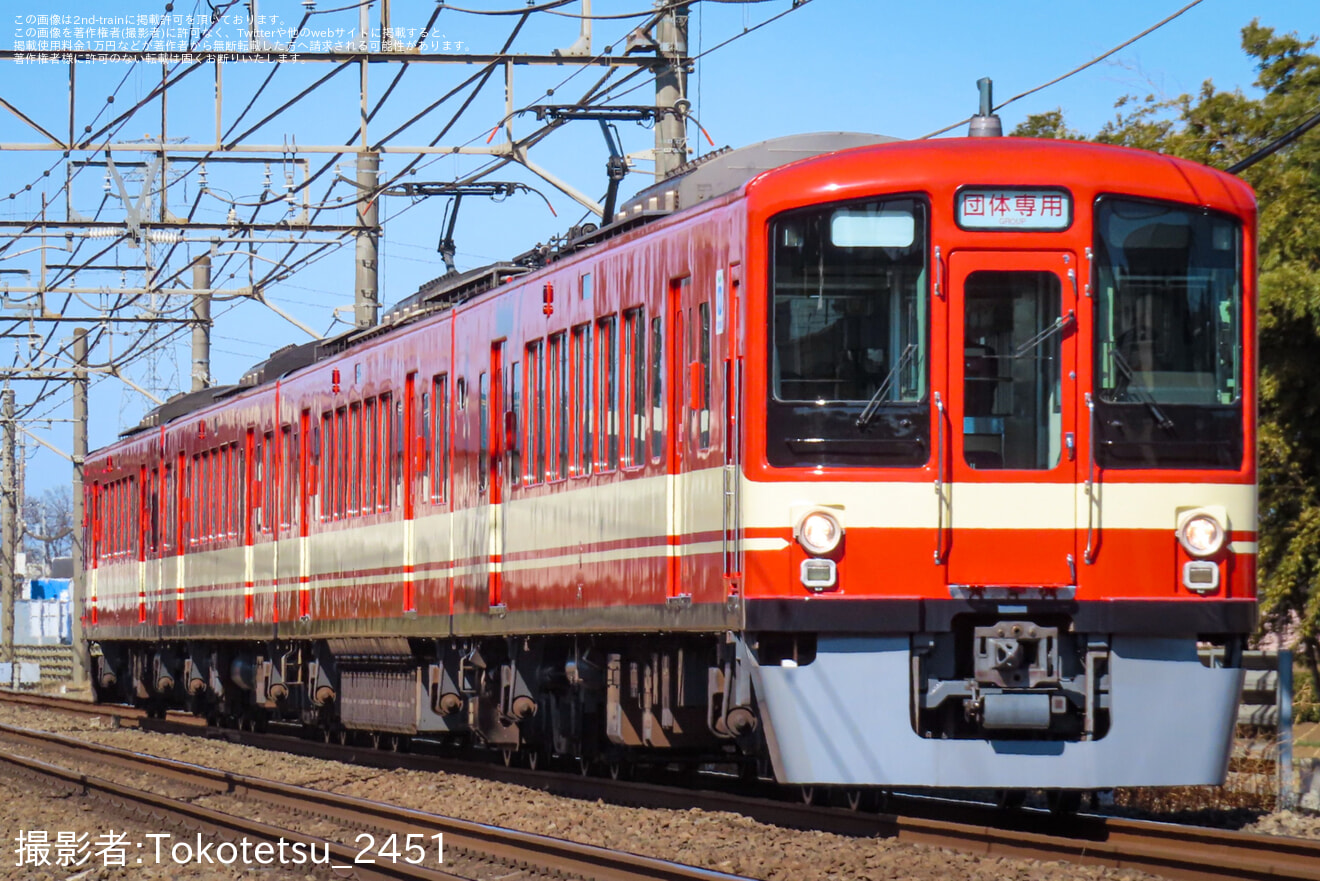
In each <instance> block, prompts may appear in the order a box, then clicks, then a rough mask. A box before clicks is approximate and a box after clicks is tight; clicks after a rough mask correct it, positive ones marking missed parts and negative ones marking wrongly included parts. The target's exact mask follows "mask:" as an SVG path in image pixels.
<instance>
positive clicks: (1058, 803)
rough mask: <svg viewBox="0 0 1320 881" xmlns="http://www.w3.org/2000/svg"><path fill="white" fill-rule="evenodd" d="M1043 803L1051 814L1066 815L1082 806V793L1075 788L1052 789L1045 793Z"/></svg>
mask: <svg viewBox="0 0 1320 881" xmlns="http://www.w3.org/2000/svg"><path fill="white" fill-rule="evenodd" d="M1045 803H1046V804H1047V805H1049V808H1050V813H1051V814H1058V815H1060V816H1064V817H1068V816H1072V815H1073V814H1075V813H1077V812H1078V811H1079V810H1081V807H1082V793H1081V791H1080V790H1076V789H1052V790H1050V791H1049V792H1048V793H1046V794H1045Z"/></svg>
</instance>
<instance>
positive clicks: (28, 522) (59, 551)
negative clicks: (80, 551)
mask: <svg viewBox="0 0 1320 881" xmlns="http://www.w3.org/2000/svg"><path fill="white" fill-rule="evenodd" d="M23 550H24V551H25V552H26V553H27V558H28V564H29V565H31V564H34V563H36V564H40V565H41V566H43V567H45V568H46V569H49V568H50V563H51V560H53V559H55V558H56V557H62V556H66V555H68V554H69V553H71V552H72V550H73V491H72V490H71V489H70V488H69V487H67V486H60V487H56V488H54V489H48V490H46V491H45V492H44V493H42V494H41V495H40V496H28V497H27V498H26V499H24V500H23Z"/></svg>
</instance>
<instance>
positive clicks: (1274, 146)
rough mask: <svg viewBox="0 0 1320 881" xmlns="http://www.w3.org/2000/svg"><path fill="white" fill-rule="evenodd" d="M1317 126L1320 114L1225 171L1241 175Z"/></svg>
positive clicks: (1319, 123)
mask: <svg viewBox="0 0 1320 881" xmlns="http://www.w3.org/2000/svg"><path fill="white" fill-rule="evenodd" d="M1317 125H1320V113H1317V114H1315V115H1314V116H1312V117H1311V118H1310V119H1308V120H1306V121H1305V122H1303V123H1302V124H1301V125H1299V126H1297V127H1296V128H1294V129H1292V130H1291V131H1289V132H1287V133H1285V134H1282V135H1280V136H1279V137H1277V138H1275V139H1274V140H1273V141H1270V142H1269V143H1268V144H1266V145H1265V146H1264V147H1261V148H1260V149H1259V150H1257V151H1256V152H1255V153H1252V154H1251V155H1250V156H1248V157H1247V158H1246V159H1243V160H1242V161H1241V162H1237V163H1235V164H1233V165H1230V166H1229V167H1228V168H1226V169H1224V170H1225V171H1227V172H1228V173H1229V174H1241V173H1242V172H1244V171H1246V170H1247V169H1248V168H1250V167H1251V166H1253V165H1255V164H1256V163H1257V162H1259V161H1261V160H1262V159H1265V158H1266V157H1268V156H1272V155H1274V154H1275V153H1277V152H1278V151H1279V150H1282V149H1283V148H1284V147H1286V146H1288V145H1289V144H1291V143H1292V142H1293V141H1295V140H1297V139H1298V138H1300V137H1301V136H1302V135H1304V134H1306V133H1307V132H1309V131H1310V130H1311V129H1313V128H1315V127H1316V126H1317Z"/></svg>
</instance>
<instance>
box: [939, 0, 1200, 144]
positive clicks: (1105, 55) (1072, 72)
mask: <svg viewBox="0 0 1320 881" xmlns="http://www.w3.org/2000/svg"><path fill="white" fill-rule="evenodd" d="M1203 2H1205V0H1192V2H1191V3H1188V4H1187V5H1186V6H1184V7H1182V8H1181V9H1179V10H1178V11H1177V12H1175V13H1173V14H1172V15H1169V16H1166V17H1165V18H1163V19H1160V20H1159V21H1157V22H1155V24H1153V25H1151V26H1150V27H1148V28H1146V29H1145V30H1144V31H1142V32H1141V33H1139V34H1137V35H1136V36H1133V37H1129V38H1128V39H1126V40H1124V41H1123V42H1122V43H1119V44H1118V45H1117V46H1115V47H1114V48H1112V49H1110V50H1108V51H1107V52H1104V53H1102V54H1100V55H1097V56H1096V57H1094V58H1092V59H1091V60H1090V61H1087V62H1086V63H1085V64H1079V65H1078V66H1077V67H1074V68H1073V69H1072V70H1070V71H1068V72H1067V73H1064V74H1060V75H1059V76H1056V77H1055V78H1054V79H1052V80H1050V81H1048V82H1045V83H1041V84H1040V85H1039V86H1034V87H1032V88H1030V89H1027V90H1026V91H1025V92H1019V93H1018V94H1016V95H1014V96H1013V97H1012V98H1009V99H1008V100H1007V101H1001V102H1000V103H998V104H996V105H995V106H994V108H993V110H992V112H993V111H994V110H1001V109H1002V108H1004V107H1007V106H1008V105H1009V104H1012V103H1013V102H1014V101H1018V100H1021V99H1022V98H1025V97H1027V96H1028V95H1034V94H1036V93H1037V92H1039V91H1041V90H1042V89H1048V88H1049V87H1050V86H1053V85H1056V84H1058V83H1061V82H1063V81H1064V80H1066V79H1068V78H1069V77H1071V76H1074V75H1076V74H1079V73H1081V72H1082V71H1084V70H1086V69H1087V68H1088V67H1093V66H1095V65H1097V64H1099V63H1100V62H1101V61H1104V60H1105V59H1106V58H1108V57H1110V56H1111V55H1113V54H1115V53H1116V52H1120V51H1122V50H1123V49H1126V48H1127V47H1128V46H1131V45H1132V44H1133V43H1135V42H1137V41H1138V40H1140V39H1141V38H1142V37H1146V36H1149V35H1150V34H1153V33H1155V31H1158V30H1159V29H1160V28H1162V27H1164V26H1165V25H1166V24H1168V23H1169V22H1171V21H1173V20H1174V19H1175V18H1178V17H1179V16H1180V15H1182V14H1183V13H1185V12H1187V11H1189V10H1190V9H1192V8H1193V7H1196V6H1200V5H1201V4H1202V3H1203ZM971 119H972V117H970V116H969V117H966V118H965V119H960V120H958V121H957V122H955V123H953V124H952V125H946V126H945V127H944V128H941V129H936V130H935V131H933V132H930V133H929V134H924V135H922V136H921V137H920V138H918V139H917V140H925V139H927V138H933V137H935V136H937V135H942V134H944V133H945V132H947V131H952V130H953V129H956V128H957V127H958V126H960V125H966V124H967V123H968V122H970V121H971Z"/></svg>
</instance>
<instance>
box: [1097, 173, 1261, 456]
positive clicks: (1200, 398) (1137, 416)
mask: <svg viewBox="0 0 1320 881" xmlns="http://www.w3.org/2000/svg"><path fill="white" fill-rule="evenodd" d="M1095 227H1096V237H1095V240H1096V257H1095V262H1096V282H1097V291H1096V346H1095V357H1096V363H1095V376H1096V380H1095V383H1096V398H1097V405H1098V406H1099V407H1100V408H1102V409H1103V410H1104V411H1106V414H1107V415H1106V416H1105V418H1102V419H1101V420H1100V423H1101V426H1100V428H1099V431H1100V434H1101V438H1102V444H1101V447H1100V450H1099V452H1100V453H1101V459H1102V464H1105V465H1108V466H1109V467H1124V466H1127V467H1156V466H1159V467H1164V466H1168V467H1178V466H1183V467H1198V466H1199V467H1238V466H1239V465H1240V463H1241V447H1242V440H1241V432H1242V426H1241V394H1242V281H1241V279H1242V270H1241V253H1242V239H1241V237H1242V231H1241V226H1240V224H1238V223H1237V222H1236V221H1234V220H1232V219H1230V218H1227V217H1223V216H1220V215H1216V214H1211V213H1208V212H1205V211H1202V210H1199V209H1194V208H1190V207H1187V206H1179V205H1171V204H1168V203H1160V202H1148V201H1137V200H1132V199H1121V198H1110V197H1106V198H1102V199H1101V200H1100V201H1099V202H1098V203H1097V204H1096V213H1095Z"/></svg>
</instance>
